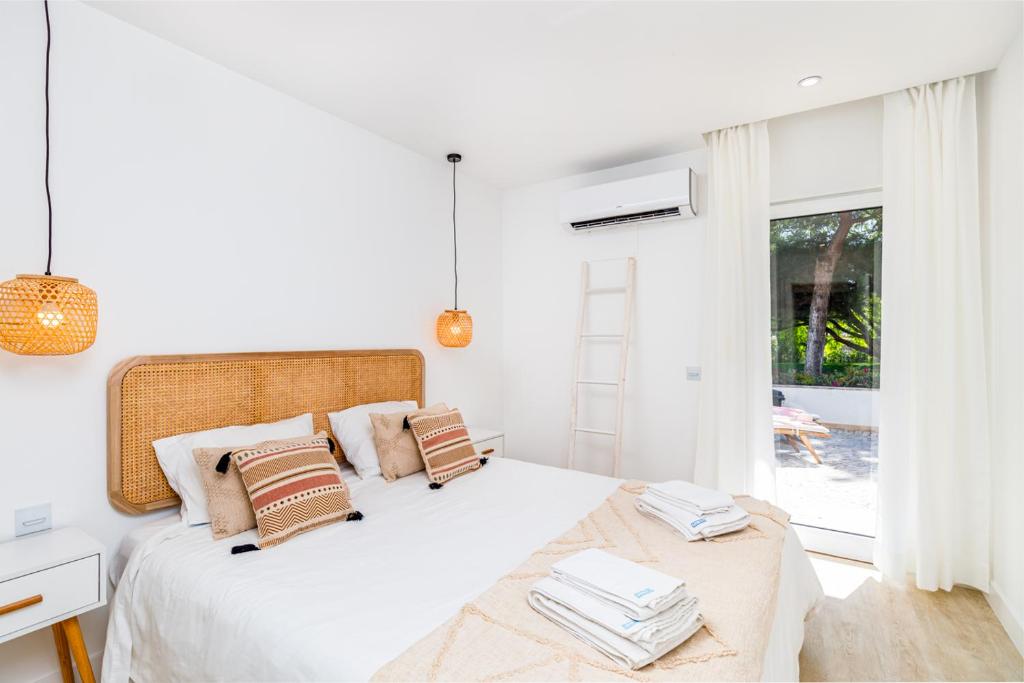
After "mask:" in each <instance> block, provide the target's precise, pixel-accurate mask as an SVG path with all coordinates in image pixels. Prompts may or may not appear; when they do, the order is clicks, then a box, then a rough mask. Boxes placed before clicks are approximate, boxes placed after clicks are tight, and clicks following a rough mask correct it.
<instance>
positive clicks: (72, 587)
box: [0, 555, 100, 638]
mask: <svg viewBox="0 0 1024 683" xmlns="http://www.w3.org/2000/svg"><path fill="white" fill-rule="evenodd" d="M37 596H42V600H38V597H37ZM99 599H100V556H99V555H91V556H89V557H83V558H82V559H80V560H75V561H73V562H67V563H65V564H60V565H57V566H56V567H50V568H49V569H43V570H41V571H38V572H33V573H32V574H25V575H24V576H19V577H16V578H13V579H9V580H7V581H4V582H3V583H0V613H2V612H4V611H5V608H7V609H10V610H12V611H8V612H7V613H6V614H0V638H3V637H4V636H7V635H10V634H11V633H14V632H15V631H20V630H22V629H25V628H29V627H31V626H33V625H35V624H38V623H40V622H44V621H48V620H50V619H56V618H57V617H60V616H62V615H64V614H68V613H69V612H74V611H75V610H78V609H81V608H82V607H86V606H88V605H91V604H93V603H95V602H98V601H99ZM19 605H25V606H23V607H19Z"/></svg>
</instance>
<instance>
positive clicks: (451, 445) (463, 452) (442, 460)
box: [409, 410, 481, 488]
mask: <svg viewBox="0 0 1024 683" xmlns="http://www.w3.org/2000/svg"><path fill="white" fill-rule="evenodd" d="M409 426H410V427H411V428H412V434H413V436H414V437H415V438H416V444H417V445H418V446H419V449H420V457H422V458H423V464H424V465H425V466H426V469H427V478H428V479H430V481H431V484H430V486H431V488H440V486H441V485H443V484H444V482H446V481H448V480H450V479H454V478H455V477H457V476H459V475H462V474H465V473H467V472H472V471H473V470H478V469H480V465H481V460H480V457H479V456H477V454H476V449H475V448H473V444H472V443H471V442H470V440H469V430H467V429H466V425H465V423H464V422H463V421H462V413H460V412H459V411H458V410H450V411H448V412H446V413H441V414H440V415H421V416H420V417H416V418H412V419H410V420H409Z"/></svg>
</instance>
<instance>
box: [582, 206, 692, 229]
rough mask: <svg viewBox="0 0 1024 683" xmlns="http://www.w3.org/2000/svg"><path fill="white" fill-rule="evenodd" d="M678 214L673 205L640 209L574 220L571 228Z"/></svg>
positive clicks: (602, 225)
mask: <svg viewBox="0 0 1024 683" xmlns="http://www.w3.org/2000/svg"><path fill="white" fill-rule="evenodd" d="M678 215H679V207H678V206H674V207H671V208H668V209H658V210H656V211H641V212H640V213H630V214H626V215H624V216H612V217H610V218H597V219H594V220H590V221H575V222H573V223H571V225H572V227H573V230H589V229H591V228H602V227H608V226H612V225H623V224H625V223H636V222H638V221H650V220H655V219H662V218H673V217H675V216H678Z"/></svg>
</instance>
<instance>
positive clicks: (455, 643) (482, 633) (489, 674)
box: [373, 481, 789, 681]
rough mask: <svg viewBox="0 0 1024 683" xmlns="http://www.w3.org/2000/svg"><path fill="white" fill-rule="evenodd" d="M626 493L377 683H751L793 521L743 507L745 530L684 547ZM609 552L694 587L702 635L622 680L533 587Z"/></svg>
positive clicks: (626, 489) (626, 487)
mask: <svg viewBox="0 0 1024 683" xmlns="http://www.w3.org/2000/svg"><path fill="white" fill-rule="evenodd" d="M643 488H644V484H643V483H642V482H636V481H632V482H627V483H626V484H623V485H622V486H621V487H620V488H619V489H618V490H617V491H615V492H614V493H613V494H612V495H611V496H609V497H608V499H607V500H605V502H604V503H602V504H601V505H600V506H599V507H598V508H597V509H596V510H594V511H593V512H591V513H590V514H589V515H587V517H586V518H584V519H583V520H581V521H580V522H579V523H578V524H577V525H576V526H575V527H573V528H572V529H571V530H569V531H568V532H566V533H565V534H564V535H562V536H561V537H559V538H558V539H556V540H554V541H552V542H551V543H549V544H548V545H546V546H545V547H543V548H541V549H540V550H538V551H537V552H535V553H534V554H533V555H531V556H530V557H529V558H528V559H527V560H526V562H524V563H523V564H522V566H520V567H519V568H518V569H516V570H515V571H514V572H512V573H511V574H509V575H507V576H505V577H503V578H502V579H501V580H499V581H498V583H496V584H495V585H494V586H492V587H491V588H490V589H489V590H487V591H486V592H484V593H483V594H482V595H481V596H480V597H478V598H477V599H476V600H474V601H472V602H470V603H467V604H466V605H464V606H463V607H462V609H461V610H459V613H458V614H456V615H455V616H454V617H453V618H451V619H450V620H448V621H447V622H446V623H444V624H442V625H441V626H439V627H438V628H437V629H435V630H434V631H433V632H432V633H430V634H429V635H427V636H426V637H425V638H423V639H422V640H420V641H419V642H418V643H416V644H415V645H413V646H412V647H410V648H409V649H408V650H406V651H405V652H404V653H402V654H401V655H399V656H398V657H397V658H396V659H394V660H392V661H391V662H389V663H388V664H386V665H385V666H384V667H382V668H381V669H380V670H379V671H378V672H377V673H376V674H375V675H374V677H373V680H375V681H497V680H502V681H504V680H522V681H579V680H585V681H598V680H600V681H614V680H628V679H633V680H640V681H684V680H685V681H719V680H727V681H742V680H747V681H754V680H759V679H760V678H761V664H762V661H763V658H764V653H765V649H766V647H767V645H768V635H769V632H770V630H771V626H772V620H773V618H774V614H775V602H776V597H777V592H778V585H779V567H780V564H781V559H782V543H783V538H784V535H785V531H786V525H787V524H788V523H789V515H788V514H786V513H785V512H783V511H782V510H780V509H778V508H776V507H774V506H772V505H769V504H768V503H765V502H763V501H760V500H757V499H754V498H748V497H744V496H739V497H737V498H736V502H737V503H738V504H739V505H741V506H742V507H743V508H744V509H746V510H747V511H748V512H749V513H750V514H751V524H750V526H749V527H748V528H746V529H744V530H743V531H739V532H736V533H733V534H729V535H727V536H722V537H719V538H715V539H713V540H711V541H706V542H696V543H688V542H687V541H686V540H685V539H684V538H682V537H680V536H679V534H678V533H676V532H675V531H673V530H672V529H671V528H669V527H668V526H666V525H664V524H662V523H660V522H657V521H655V520H652V519H649V518H647V517H644V516H642V515H640V514H639V513H638V512H637V511H636V510H635V509H634V508H633V499H634V497H635V496H637V495H638V494H640V493H642V492H643ZM586 548H601V549H604V550H606V551H608V552H610V553H614V554H615V555H618V556H619V557H623V558H626V559H628V560H632V561H634V562H640V563H642V564H646V565H648V566H651V567H653V568H655V569H658V570H659V571H662V572H665V573H666V574H671V575H673V576H678V577H680V578H682V579H684V580H685V581H686V584H687V590H688V592H689V593H691V594H692V595H695V596H697V597H698V598H699V600H700V611H701V613H702V614H703V615H704V619H705V627H704V628H702V629H701V630H700V631H698V632H697V634H696V635H694V636H693V637H692V638H690V639H689V640H687V641H686V642H685V643H683V644H682V645H680V646H679V647H677V648H676V649H675V650H673V651H671V652H669V653H668V654H666V655H665V656H663V657H662V658H661V659H659V660H658V661H656V662H654V663H653V664H650V665H648V666H646V667H644V668H643V669H640V670H639V671H626V670H623V669H620V668H619V667H617V666H616V665H615V664H614V663H613V662H612V661H611V660H610V659H608V658H606V657H604V656H603V655H602V654H600V653H599V652H597V651H596V650H594V649H593V648H591V647H589V646H587V645H585V644H584V643H582V642H580V641H579V640H577V639H576V638H574V637H572V636H571V635H570V634H569V633H567V632H566V631H564V630H563V629H561V628H559V627H558V626H556V625H555V624H553V623H552V622H550V621H548V620H547V619H545V618H544V617H543V616H541V615H540V614H538V613H537V612H535V611H534V610H533V609H532V608H531V607H530V606H529V604H528V603H527V599H526V596H527V592H528V591H529V589H530V586H531V585H532V584H533V583H534V582H536V581H537V580H538V579H540V578H541V577H544V576H547V574H548V569H549V568H550V566H551V564H552V563H554V562H556V561H558V560H559V559H560V558H562V557H565V556H567V555H571V554H573V553H576V552H579V551H581V550H584V549H586Z"/></svg>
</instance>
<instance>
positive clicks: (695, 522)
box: [690, 517, 708, 529]
mask: <svg viewBox="0 0 1024 683" xmlns="http://www.w3.org/2000/svg"><path fill="white" fill-rule="evenodd" d="M706 521H708V520H707V519H705V518H704V517H701V518H700V519H695V520H693V521H692V522H690V527H691V528H693V529H696V528H697V527H699V526H700V525H701V524H703V523H704V522H706Z"/></svg>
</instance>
